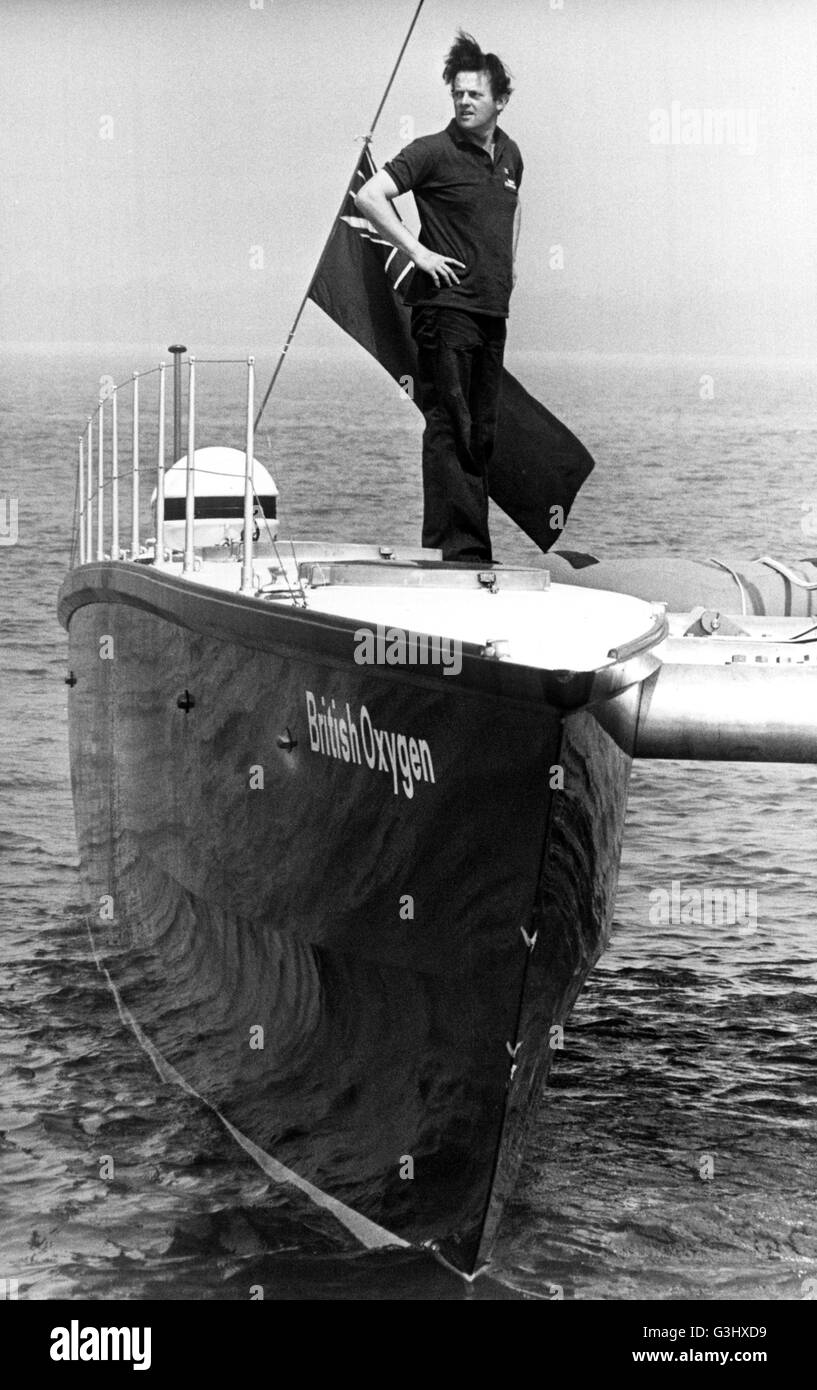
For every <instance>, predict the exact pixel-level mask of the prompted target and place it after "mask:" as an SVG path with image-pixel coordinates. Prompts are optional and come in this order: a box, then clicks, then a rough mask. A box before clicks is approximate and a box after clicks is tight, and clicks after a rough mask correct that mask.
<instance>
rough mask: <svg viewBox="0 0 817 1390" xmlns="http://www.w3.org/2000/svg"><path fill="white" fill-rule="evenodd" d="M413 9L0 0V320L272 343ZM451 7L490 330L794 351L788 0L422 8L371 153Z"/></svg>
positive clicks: (258, 347)
mask: <svg viewBox="0 0 817 1390" xmlns="http://www.w3.org/2000/svg"><path fill="white" fill-rule="evenodd" d="M414 8H415V0H405V2H404V0H0V107H1V108H2V109H1V111H0V145H1V146H2V157H1V158H0V171H1V172H0V177H1V178H2V221H0V245H2V263H1V264H0V276H1V277H2V278H1V279H0V338H2V339H3V340H5V341H17V342H51V341H85V342H113V341H118V342H123V343H132V344H135V343H151V344H155V345H156V347H157V350H163V348H164V346H165V345H166V344H167V343H168V342H169V341H170V340H171V338H173V337H179V336H180V337H181V338H182V340H183V341H186V342H187V343H195V344H197V345H198V344H202V345H203V344H204V343H207V344H223V345H224V346H225V347H226V346H228V345H229V346H231V347H233V346H238V347H241V348H243V349H246V350H255V351H259V352H260V351H262V350H269V349H270V348H274V347H275V346H276V345H278V344H279V343H280V342H281V340H282V338H283V337H284V335H285V332H286V328H287V326H288V324H289V321H290V320H291V317H292V315H293V313H294V310H295V308H296V307H297V304H298V301H299V299H300V296H301V294H302V292H303V290H304V288H305V286H306V283H307V281H308V278H309V276H310V274H311V271H312V269H313V268H314V265H315V262H316V259H317V257H318V255H319V253H320V250H321V247H322V245H323V243H324V240H325V238H326V236H327V233H328V231H329V228H330V226H331V223H332V219H333V216H334V214H335V212H336V211H337V208H338V204H339V201H340V197H341V194H342V192H343V189H344V187H345V183H346V180H347V179H348V177H349V175H350V173H351V170H352V167H353V165H354V162H355V159H356V157H357V151H358V148H359V147H358V145H356V144H355V137H356V136H359V135H361V134H363V133H364V132H365V131H366V130H367V129H368V127H369V124H370V121H371V119H372V116H373V115H374V111H375V108H376V106H377V103H378V101H379V98H380V95H381V93H382V90H383V88H384V85H385V82H386V79H387V77H388V74H389V72H390V71H391V68H392V65H393V62H394V60H395V57H396V55H397V52H398V50H399V46H400V43H401V41H402V38H403V35H404V33H405V31H406V29H407V27H408V24H409V22H410V19H411V16H412V14H413V12H414ZM460 24H461V25H463V26H464V27H465V28H467V29H469V30H471V31H472V32H473V33H474V34H475V35H476V37H477V38H478V40H479V41H480V42H481V44H482V46H483V48H486V49H493V50H495V51H496V52H498V53H499V54H500V56H501V57H502V58H503V59H504V60H505V61H506V62H507V64H508V65H509V66H510V68H511V70H512V73H513V76H514V80H515V86H516V91H515V93H514V96H513V98H512V100H511V102H510V105H509V107H508V110H507V112H506V114H505V117H504V119H503V121H502V124H503V126H504V127H505V129H507V130H508V132H509V133H510V134H512V135H513V136H514V138H515V139H516V140H517V142H518V143H519V145H520V147H521V149H522V152H523V155H524V158H525V166H526V169H525V178H524V183H523V188H522V202H523V227H522V241H521V246H520V280H519V285H518V288H517V291H516V293H515V296H514V301H513V305H512V315H511V340H510V345H511V346H514V345H515V346H517V347H541V348H550V349H565V348H568V349H570V348H582V349H591V350H599V351H605V350H622V351H627V350H633V351H640V350H645V351H660V350H677V351H690V352H693V351H701V350H703V351H709V352H719V351H722V352H737V353H747V354H755V353H757V354H762V353H770V352H771V353H780V354H807V353H809V352H811V351H813V349H814V347H815V320H816V319H817V270H816V269H815V261H816V258H815V252H817V231H816V230H815V229H817V158H816V157H815V142H816V141H817V97H816V96H815V89H816V88H817V81H816V80H815V74H817V0H773V3H770V0H562V3H561V4H559V3H558V0H505V3H504V4H497V3H496V0H457V3H453V2H452V0H426V3H425V5H424V8H423V11H422V14H421V16H420V19H419V22H418V25H417V28H416V29H415V32H414V36H413V38H412V41H411V44H410V47H409V50H408V52H407V54H406V57H405V59H404V62H403V65H402V67H401V69H400V72H399V74H398V78H397V81H396V83H395V86H394V88H393V90H392V94H391V96H390V98H389V101H388V103H387V105H386V108H385V110H384V113H383V116H382V117H381V121H380V125H379V127H378V129H377V132H376V135H375V141H374V145H373V152H374V156H375V159H376V161H377V162H378V163H382V162H383V161H384V160H385V159H387V158H388V157H389V156H390V155H392V154H393V153H394V152H395V151H396V150H397V149H398V148H400V146H401V145H402V144H404V143H406V140H407V139H408V138H409V137H410V135H411V133H412V130H413V132H414V133H415V134H418V135H419V134H423V133H425V132H427V131H431V130H437V129H440V128H441V127H442V126H443V125H445V124H446V123H447V121H448V120H449V117H450V114H451V113H450V100H449V97H448V94H447V92H446V89H445V88H444V87H443V85H442V82H441V79H440V73H441V68H442V60H443V55H444V53H445V51H446V48H447V47H448V45H449V43H450V41H451V39H452V38H453V35H454V31H455V29H456V27H457V25H460ZM713 113H714V114H713ZM259 248H260V250H259ZM262 260H263V264H262V263H261V262H262ZM334 331H335V330H331V329H329V328H328V327H327V326H326V324H325V320H323V319H322V316H321V314H320V311H319V310H317V309H316V308H314V307H313V306H309V308H308V310H307V314H306V317H305V322H304V329H303V335H304V341H305V343H307V344H310V343H311V344H316V343H318V342H321V343H331V341H332V336H331V335H332V333H333V332H334Z"/></svg>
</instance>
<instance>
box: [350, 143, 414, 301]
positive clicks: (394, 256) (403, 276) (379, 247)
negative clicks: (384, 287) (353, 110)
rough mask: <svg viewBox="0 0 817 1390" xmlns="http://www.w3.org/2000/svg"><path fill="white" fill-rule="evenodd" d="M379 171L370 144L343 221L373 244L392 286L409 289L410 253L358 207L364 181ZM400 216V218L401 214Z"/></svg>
mask: <svg viewBox="0 0 817 1390" xmlns="http://www.w3.org/2000/svg"><path fill="white" fill-rule="evenodd" d="M376 173H377V166H376V164H375V162H374V160H373V159H372V156H371V151H370V150H369V146H368V144H366V145H364V147H363V153H362V154H361V156H360V159H359V160H358V165H357V168H356V170H355V175H354V178H353V179H352V184H351V187H350V189H349V196H348V197H347V199H346V204H345V206H344V209H343V212H342V213H341V215H340V220H341V222H345V223H346V224H347V226H349V227H351V228H352V229H353V231H356V232H357V233H358V235H359V236H360V237H361V238H362V239H363V240H364V241H367V242H369V243H370V246H371V248H372V250H373V251H374V252H375V253H376V255H377V256H378V258H379V260H380V263H381V265H382V266H383V270H384V271H385V274H386V277H387V279H388V281H389V283H390V285H391V287H392V289H393V290H397V289H398V288H400V287H402V289H403V290H405V288H406V284H407V281H408V277H409V276H410V275H411V272H412V271H413V270H414V261H412V260H411V259H410V258H409V257H408V256H407V255H406V253H405V251H401V250H399V248H398V247H396V246H392V244H391V242H390V241H386V240H384V238H383V237H382V236H381V235H380V232H379V231H378V230H377V228H376V227H375V226H373V224H372V223H371V222H369V221H368V219H367V218H365V217H361V215H360V213H359V212H358V210H357V208H356V207H355V199H354V195H355V194H356V193H357V192H358V190H359V189H361V188H362V187H363V185H364V183H368V181H369V179H370V178H371V177H372V175H373V174H376ZM397 215H398V217H399V214H397ZM400 221H402V218H400Z"/></svg>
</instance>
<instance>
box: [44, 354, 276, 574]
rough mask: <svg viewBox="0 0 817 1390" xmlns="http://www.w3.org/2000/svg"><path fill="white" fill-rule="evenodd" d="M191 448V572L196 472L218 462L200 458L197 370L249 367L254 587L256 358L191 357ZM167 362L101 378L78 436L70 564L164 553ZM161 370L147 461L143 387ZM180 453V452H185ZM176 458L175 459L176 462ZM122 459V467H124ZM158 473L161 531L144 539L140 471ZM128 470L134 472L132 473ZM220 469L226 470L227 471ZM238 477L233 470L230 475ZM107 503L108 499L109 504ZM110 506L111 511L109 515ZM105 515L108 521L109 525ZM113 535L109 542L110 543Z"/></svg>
mask: <svg viewBox="0 0 817 1390" xmlns="http://www.w3.org/2000/svg"><path fill="white" fill-rule="evenodd" d="M186 365H187V368H188V383H187V452H186V479H185V512H184V546H183V549H182V552H181V555H182V574H190V573H191V572H192V571H193V569H194V568H195V510H196V476H197V474H200V475H204V474H205V473H210V474H213V473H214V470H213V469H204V468H202V467H201V466H200V465H199V466H198V467H197V464H196V430H197V423H198V422H197V404H196V377H197V368H198V367H199V366H205V365H219V366H223V365H241V366H244V367H245V369H246V396H245V402H246V432H245V437H244V454H245V468H244V527H243V537H242V553H241V559H242V570H241V592H242V593H253V592H254V587H255V586H254V578H253V527H254V521H255V506H256V503H257V502H258V498H257V496H256V493H255V488H254V480H253V454H254V443H255V423H254V402H255V358H254V357H245V358H196V357H189V358H188V359H187V364H186ZM166 369H167V363H165V362H160V363H158V365H157V366H156V367H151V368H149V369H148V370H146V371H142V372H133V373H132V374H131V376H130V378H128V379H126V380H125V381H122V382H119V383H116V382H114V379H113V377H110V376H103V377H102V378H101V382H100V390H99V397H98V400H97V404H96V407H95V409H94V410H93V411H92V412H91V414H89V415H88V417H87V421H86V424H85V428H84V430H83V431H82V432H81V434H79V436H78V438H77V468H76V505H75V514H74V536H73V543H72V549H71V564H72V565H73V564H75V563H76V560H77V558H78V560H79V563H80V564H81V565H84V564H86V563H88V562H90V561H92V560H106V559H111V560H132V561H137V562H139V563H141V564H145V563H153V564H161V563H163V562H164V560H165V557H166V547H165V475H166V473H167V471H168V463H167V409H166ZM154 376H156V377H157V384H158V389H157V391H156V401H155V414H153V421H155V441H154V444H153V449H152V450H151V451H150V452H151V453H152V454H153V459H152V461H151V462H150V463H148V462H147V458H148V452H147V451H146V450H145V448H144V441H145V433H146V429H145V426H146V422H147V421H148V420H149V419H150V414H149V412H148V411H147V410H146V409H145V405H144V402H143V400H142V397H141V387H142V385H143V383H145V382H146V381H147V380H148V379H149V378H152V377H154ZM179 379H180V373H179V372H178V371H177V374H176V392H177V396H176V401H175V410H174V420H175V422H176V429H175V430H174V448H173V453H174V454H176V452H177V450H178V448H179V426H178V421H179V420H180V401H179V399H178V391H179ZM126 397H128V398H129V400H130V407H131V409H130V422H129V423H130V430H129V434H130V445H129V449H127V450H126V452H125V453H124V454H123V450H122V448H121V445H122V442H123V441H122V418H121V415H122V413H121V411H120V403H121V402H122V401H123V400H124V399H125V398H126ZM181 456H182V455H179V457H181ZM176 461H177V458H176V457H174V458H173V459H172V460H171V463H175V462H176ZM123 464H124V466H123ZM143 474H146V475H147V476H150V477H151V481H153V480H154V479H155V486H156V535H155V537H151V538H149V539H147V540H146V541H144V542H143V540H142V536H141V526H140V511H141V506H142V496H141V488H142V475H143ZM128 475H129V476H128ZM219 476H222V477H226V476H228V475H227V474H220V475H219ZM229 476H231V477H232V476H234V475H229ZM125 492H129V494H130V507H129V511H130V518H129V520H130V537H129V539H130V544H129V545H123V537H124V536H125V535H126V533H127V526H124V527H123V524H122V514H121V503H122V497H123V494H124V493H125ZM106 502H107V503H108V505H107V506H106ZM106 512H107V513H108V516H107V517H106ZM106 520H107V521H108V526H107V527H106ZM106 542H107V543H106Z"/></svg>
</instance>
